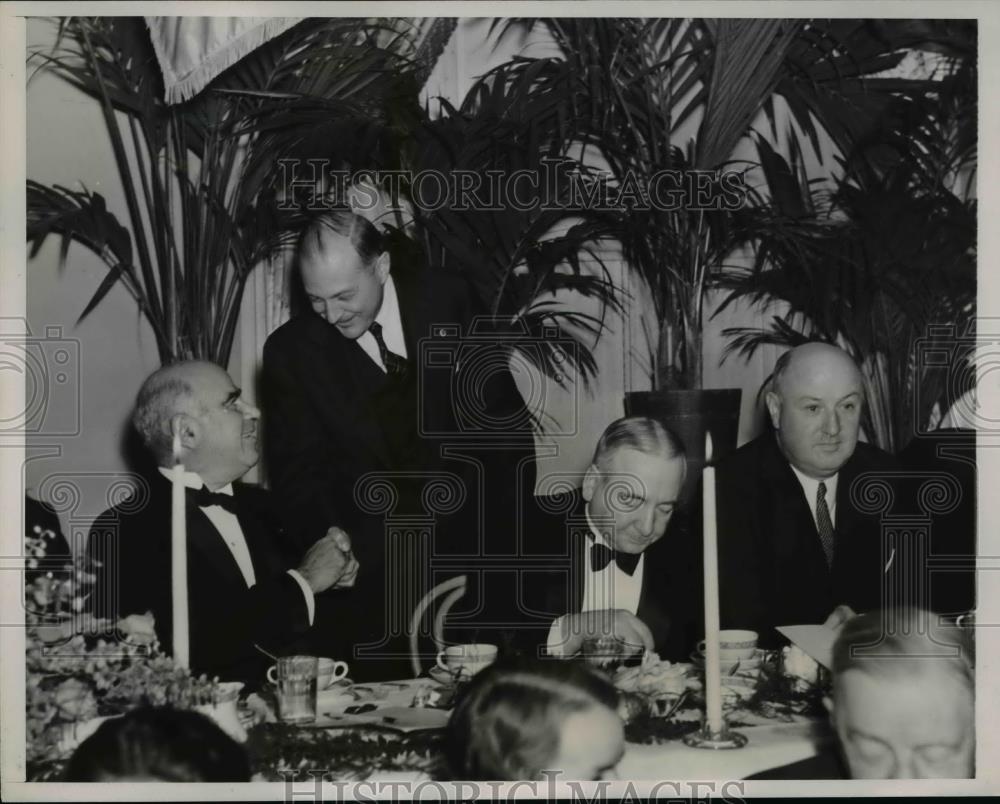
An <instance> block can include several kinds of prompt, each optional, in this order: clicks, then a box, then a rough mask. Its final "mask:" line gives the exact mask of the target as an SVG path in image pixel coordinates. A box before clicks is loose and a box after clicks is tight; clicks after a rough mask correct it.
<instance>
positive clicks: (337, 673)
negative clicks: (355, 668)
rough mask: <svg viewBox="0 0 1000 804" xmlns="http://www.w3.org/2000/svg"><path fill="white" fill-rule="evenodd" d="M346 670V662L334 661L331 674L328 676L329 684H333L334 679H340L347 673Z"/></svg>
mask: <svg viewBox="0 0 1000 804" xmlns="http://www.w3.org/2000/svg"><path fill="white" fill-rule="evenodd" d="M347 670H348V667H347V662H334V663H333V675H331V676H330V684H333V682H334V681H340V679H342V678H343V677H344V676H346V675H347Z"/></svg>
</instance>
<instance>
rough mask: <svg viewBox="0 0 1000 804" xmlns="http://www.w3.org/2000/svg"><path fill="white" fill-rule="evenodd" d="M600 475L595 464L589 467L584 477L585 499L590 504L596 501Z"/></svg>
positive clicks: (583, 489)
mask: <svg viewBox="0 0 1000 804" xmlns="http://www.w3.org/2000/svg"><path fill="white" fill-rule="evenodd" d="M599 475H600V471H599V470H598V468H597V467H596V466H594V464H590V466H588V467H587V471H586V473H585V474H584V476H583V488H582V489H581V490H582V491H583V499H585V500H586V501H587V502H590V501H591V500H592V499H594V490H595V489H596V488H597V478H598V477H599Z"/></svg>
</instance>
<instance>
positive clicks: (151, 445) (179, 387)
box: [132, 366, 195, 466]
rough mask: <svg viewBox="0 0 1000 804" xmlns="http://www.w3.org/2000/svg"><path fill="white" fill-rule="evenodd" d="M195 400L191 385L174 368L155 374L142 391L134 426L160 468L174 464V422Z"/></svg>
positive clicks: (137, 400) (138, 397) (133, 422)
mask: <svg viewBox="0 0 1000 804" xmlns="http://www.w3.org/2000/svg"><path fill="white" fill-rule="evenodd" d="M194 401H195V400H194V388H193V387H192V386H191V383H190V382H188V381H187V380H185V379H183V378H182V377H178V376H177V374H176V372H175V371H172V370H171V367H170V366H167V367H165V368H162V369H160V370H159V371H155V372H153V374H151V375H150V376H149V377H148V378H147V379H146V381H145V382H144V383H143V384H142V388H140V389H139V394H138V396H137V397H136V402H135V410H134V411H133V413H132V425H133V426H134V427H135V429H136V431H137V432H138V433H139V435H140V436H141V437H142V440H143V443H144V444H145V445H146V447H148V449H149V451H150V452H152V453H153V457H154V458H156V461H157V463H158V464H159V465H161V466H169V465H171V463H172V461H173V433H172V431H171V428H170V420H171V419H172V418H173V417H174V415H175V414H177V413H179V412H181V411H182V410H183V409H184V408H185V406H186V403H192V402H194Z"/></svg>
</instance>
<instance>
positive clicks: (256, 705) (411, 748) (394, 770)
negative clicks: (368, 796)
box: [246, 674, 833, 782]
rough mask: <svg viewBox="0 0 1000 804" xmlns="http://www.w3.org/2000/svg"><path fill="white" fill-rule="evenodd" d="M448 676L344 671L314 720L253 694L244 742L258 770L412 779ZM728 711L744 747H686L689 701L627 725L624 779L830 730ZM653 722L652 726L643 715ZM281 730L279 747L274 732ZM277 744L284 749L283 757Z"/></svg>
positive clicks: (817, 743) (789, 752)
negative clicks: (663, 715) (285, 719)
mask: <svg viewBox="0 0 1000 804" xmlns="http://www.w3.org/2000/svg"><path fill="white" fill-rule="evenodd" d="M453 693H454V686H453V685H451V684H449V683H448V680H447V679H442V678H441V677H440V676H439V675H438V674H436V675H435V676H434V677H428V676H424V677H420V678H407V679H400V680H398V681H383V682H376V683H370V684H352V683H351V682H350V680H349V679H343V680H341V681H339V682H337V683H335V684H334V685H332V686H331V687H330V688H328V689H326V690H321V691H320V692H318V694H317V717H316V720H315V722H313V723H309V724H307V725H300V726H284V725H282V724H280V722H279V721H278V719H277V717H276V716H275V707H274V702H273V699H270V698H269V697H268V696H267V695H266V694H265V695H256V694H255V695H253V696H251V698H250V699H249V700H248V701H247V702H246V703H247V704H248V705H249V707H250V708H251V709H252V710H254V711H255V712H256V721H257V722H256V725H254V726H253V727H251V728H250V730H249V733H250V739H249V741H248V750H249V752H250V756H251V763H252V765H253V766H254V767H255V768H256V770H257V776H256V778H258V779H275V778H281V779H282V780H288V779H289V778H292V779H293V780H294V779H295V778H297V777H295V776H292V777H289V776H288V774H289V773H299V774H301V777H302V778H303V779H307V778H308V773H309V771H310V770H311V769H313V768H315V767H320V768H323V770H324V771H326V773H327V776H326V778H340V779H347V780H360V779H365V780H370V781H374V782H379V781H392V782H407V781H408V782H419V781H422V780H427V779H432V778H440V777H439V775H438V774H439V769H440V764H439V763H440V759H441V744H440V740H441V736H442V734H443V730H444V728H445V727H446V725H447V722H448V717H449V715H450V707H449V704H450V699H451V696H452V695H453ZM726 716H727V720H728V721H729V722H730V724H732V725H733V727H734V728H735V729H736V730H737V731H739V732H740V733H741V734H743V735H744V736H745V737H746V738H747V740H746V744H745V745H744V746H743V747H741V748H733V749H726V750H713V749H705V748H697V747H692V746H689V745H687V744H685V742H684V741H683V739H682V738H683V735H684V734H685V733H687V732H690V731H691V730H693V729H695V728H696V727H697V725H698V721H699V719H700V717H701V712H700V710H699V708H698V705H697V701H696V700H695V701H694V702H693V703H692V705H691V706H688V707H685V708H682V709H680V710H679V711H675V712H673V713H671V716H670V719H669V722H664V723H663V726H664V728H663V729H661V730H660V731H661V732H662V733H660V734H658V733H657V731H658V729H657V728H656V724H657V721H655V720H651V721H647V722H646V724H645V726H644V727H643V728H633V724H628V725H626V745H625V752H624V755H623V757H622V759H621V761H620V763H619V765H618V767H617V775H618V777H619V778H620V779H629V780H636V781H638V780H644V781H648V780H662V779H671V780H681V781H683V780H704V781H712V780H735V779H743V778H746V777H747V776H750V775H753V774H756V773H759V772H762V771H765V770H769V769H771V768H775V767H779V766H782V765H785V764H789V763H792V762H797V761H799V760H803V759H808V758H809V757H811V756H814V755H815V754H817V753H818V752H819V751H821V750H822V749H823V747H824V746H825V745H826V744H827V743H828V742H829V741H830V740H831V739H832V737H833V735H832V732H831V730H830V728H829V726H828V724H827V719H826V717H825V716H821V715H819V714H818V713H816V712H812V713H809V714H799V713H795V712H789V711H787V709H786V708H785V709H783V708H781V707H777V708H776V709H775V708H772V707H764V709H763V710H761V709H760V707H756V708H755V710H751V709H743V708H741V707H740V706H738V705H737V706H732V705H730V707H729V708H728V709H727V712H726ZM650 723H653V725H654V727H653V728H652V730H650V728H649V724H650ZM275 735H281V736H280V740H281V741H282V742H281V745H282V747H281V749H276V748H275V742H276V740H277V739H278V738H276V737H275ZM278 754H281V757H280V759H279V758H278Z"/></svg>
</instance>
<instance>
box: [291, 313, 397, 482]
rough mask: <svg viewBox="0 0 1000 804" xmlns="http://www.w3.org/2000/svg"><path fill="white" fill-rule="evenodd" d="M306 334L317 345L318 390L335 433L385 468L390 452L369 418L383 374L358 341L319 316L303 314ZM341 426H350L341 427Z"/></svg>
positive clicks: (381, 435)
mask: <svg viewBox="0 0 1000 804" xmlns="http://www.w3.org/2000/svg"><path fill="white" fill-rule="evenodd" d="M304 315H306V316H308V318H307V321H308V322H309V323H308V328H309V330H308V331H309V334H310V337H311V339H312V341H313V343H314V344H315V345H316V347H317V350H318V353H319V359H318V360H316V361H314V365H315V366H316V370H317V383H316V384H317V387H318V388H320V389H321V391H320V393H321V394H322V404H323V405H324V407H325V408H326V409H327V416H328V418H329V419H332V420H336V421H337V422H338V423H339V426H338V429H343V431H344V432H347V433H350V434H351V435H352V437H353V439H354V441H355V443H356V444H357V451H358V453H359V454H360V455H367V454H369V453H370V452H374V453H375V455H376V456H378V458H379V460H380V461H381V462H382V463H383V464H384V465H388V464H389V462H390V459H389V450H388V445H387V444H386V442H385V436H384V434H383V433H382V431H381V429H380V428H379V426H378V424H377V423H376V421H375V420H374V418H372V416H371V415H370V408H369V405H368V404H367V401H368V399H369V398H370V397H371V396H372V394H374V393H375V392H376V391H378V389H379V388H381V387H382V385H383V384H384V382H385V374H384V373H383V372H382V371H381V370H380V369H379V367H378V366H376V365H375V363H374V362H372V359H371V358H370V357H368V355H367V354H366V353H365V350H364V349H362V348H361V347H360V346H359V345H358V343H357V341H351V340H348V339H347V338H345V337H343V336H342V335H341V334H340V333H339V332H337V330H336V329H335V328H334V327H332V326H330V325H329V324H327V323H326V321H324V320H323V319H322V318H320V317H319V316H318V315H315V314H312V313H304ZM343 422H350V426H349V427H343Z"/></svg>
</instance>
